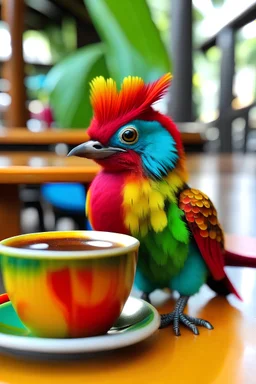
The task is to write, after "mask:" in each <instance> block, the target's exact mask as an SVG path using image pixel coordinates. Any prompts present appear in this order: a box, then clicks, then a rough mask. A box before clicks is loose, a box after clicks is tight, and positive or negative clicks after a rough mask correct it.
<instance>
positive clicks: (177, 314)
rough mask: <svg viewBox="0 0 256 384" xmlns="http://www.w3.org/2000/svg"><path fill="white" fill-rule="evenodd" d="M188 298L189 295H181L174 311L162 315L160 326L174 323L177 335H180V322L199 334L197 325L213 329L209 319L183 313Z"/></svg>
mask: <svg viewBox="0 0 256 384" xmlns="http://www.w3.org/2000/svg"><path fill="white" fill-rule="evenodd" d="M188 299H189V296H181V297H180V298H179V300H178V301H177V304H176V306H175V309H174V311H173V312H171V313H167V314H165V315H161V325H160V328H165V327H167V326H168V325H170V324H173V330H174V333H175V335H176V336H180V323H182V324H184V325H185V326H186V327H188V328H189V329H190V330H191V331H192V332H193V333H194V334H195V335H199V330H198V328H197V326H203V327H205V328H207V329H213V326H212V325H211V324H210V323H209V322H208V321H206V320H203V319H198V318H196V317H191V316H189V315H185V314H184V313H183V311H184V308H185V306H186V304H187V301H188Z"/></svg>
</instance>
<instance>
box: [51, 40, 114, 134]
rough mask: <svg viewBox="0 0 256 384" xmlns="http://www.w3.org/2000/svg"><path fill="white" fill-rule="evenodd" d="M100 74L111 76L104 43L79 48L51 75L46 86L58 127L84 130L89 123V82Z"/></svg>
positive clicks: (52, 71)
mask: <svg viewBox="0 0 256 384" xmlns="http://www.w3.org/2000/svg"><path fill="white" fill-rule="evenodd" d="M99 74H101V75H102V76H105V77H106V76H108V70H107V67H106V61H105V55H104V48H103V45H102V44H92V45H90V46H88V47H84V48H80V49H78V50H77V51H76V52H75V53H74V54H72V55H70V56H68V57H67V58H65V59H64V60H62V61H61V62H60V63H59V64H57V65H56V66H54V67H53V69H52V70H51V71H50V72H49V74H48V76H47V78H46V84H45V87H46V88H47V91H48V92H49V94H50V104H51V106H52V107H53V112H54V118H55V119H56V122H57V124H58V126H61V128H84V127H86V126H87V125H88V124H89V122H90V119H91V116H92V113H91V106H90V103H89V80H91V79H93V78H94V77H95V76H97V75H99Z"/></svg>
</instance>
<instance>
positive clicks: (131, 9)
mask: <svg viewBox="0 0 256 384" xmlns="http://www.w3.org/2000/svg"><path fill="white" fill-rule="evenodd" d="M84 2H85V5H86V7H87V9H88V12H89V13H90V16H91V18H92V21H93V23H94V26H95V28H96V29H97V31H98V33H99V35H100V36H101V39H102V41H104V42H105V44H106V49H107V51H106V55H107V56H106V59H107V64H108V68H109V72H110V74H111V76H112V77H113V78H114V79H115V80H116V81H117V82H118V83H120V82H121V81H122V79H123V77H125V76H128V75H133V76H140V77H142V78H143V79H144V80H145V81H152V80H155V79H156V78H158V77H159V76H161V75H163V74H164V73H166V72H168V71H169V70H170V69H171V63H170V59H169V57H168V53H167V50H166V48H165V46H164V44H163V42H162V40H161V38H160V33H159V31H158V29H157V28H156V26H155V24H154V23H153V21H152V18H151V14H150V11H149V7H148V5H147V3H146V1H145V0H136V1H131V0H122V1H116V0H97V1H95V0H84Z"/></svg>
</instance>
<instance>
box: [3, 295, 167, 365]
mask: <svg viewBox="0 0 256 384" xmlns="http://www.w3.org/2000/svg"><path fill="white" fill-rule="evenodd" d="M159 325H160V316H159V314H158V312H157V310H156V309H155V308H154V307H153V306H152V305H150V304H148V303H146V302H145V301H143V300H141V299H137V298H134V297H130V298H129V299H128V300H127V303H126V305H125V307H124V309H123V312H122V314H121V316H120V318H119V319H118V321H117V323H116V324H115V326H114V327H113V328H111V330H110V331H109V332H108V333H107V334H106V335H103V336H96V337H86V338H76V339H50V338H49V339H48V338H39V337H33V336H31V335H30V334H29V332H28V331H27V329H26V328H25V327H24V326H23V324H22V323H21V322H20V320H19V318H18V316H17V314H16V312H15V311H14V309H13V307H12V304H11V302H8V303H5V304H2V305H0V351H1V352H2V353H5V354H11V355H15V356H23V357H33V358H43V359H51V358H53V359H54V358H66V359H70V358H72V357H73V358H74V357H77V356H78V355H83V354H86V353H92V352H100V351H106V350H112V349H117V348H123V347H126V346H129V345H132V344H135V343H138V342H140V341H142V340H144V339H146V338H147V337H149V336H150V335H152V334H153V333H154V332H155V331H156V330H157V329H158V328H159Z"/></svg>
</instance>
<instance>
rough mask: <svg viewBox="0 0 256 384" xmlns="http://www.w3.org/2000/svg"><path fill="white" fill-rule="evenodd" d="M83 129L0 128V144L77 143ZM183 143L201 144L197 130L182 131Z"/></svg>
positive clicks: (201, 138)
mask: <svg viewBox="0 0 256 384" xmlns="http://www.w3.org/2000/svg"><path fill="white" fill-rule="evenodd" d="M84 137H85V129H54V128H51V129H47V130H44V131H40V132H31V131H29V130H28V129H26V128H11V129H10V128H8V129H7V128H0V145H2V144H6V145H52V144H58V143H64V144H68V145H77V144H80V143H82V142H83V141H84ZM182 140H183V142H184V144H202V143H203V142H204V140H203V137H202V135H201V133H199V132H182Z"/></svg>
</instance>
